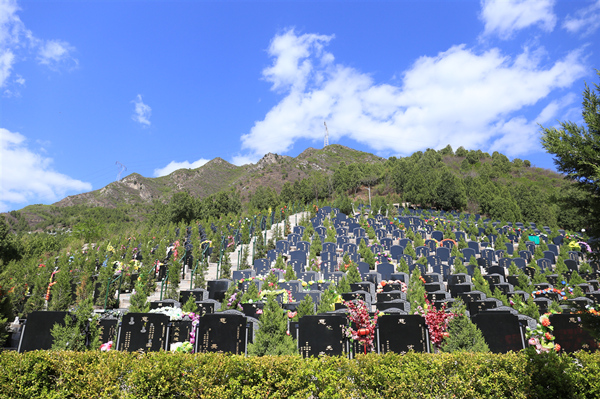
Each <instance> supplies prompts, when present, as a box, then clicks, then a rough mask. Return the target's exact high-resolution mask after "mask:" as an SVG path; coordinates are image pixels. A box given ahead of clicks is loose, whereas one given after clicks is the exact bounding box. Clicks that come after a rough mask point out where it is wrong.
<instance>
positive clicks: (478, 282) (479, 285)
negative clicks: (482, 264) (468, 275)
mask: <svg viewBox="0 0 600 399" xmlns="http://www.w3.org/2000/svg"><path fill="white" fill-rule="evenodd" d="M473 285H474V286H475V290H476V291H481V292H483V293H484V294H485V295H486V296H487V297H491V296H492V291H491V290H490V285H489V284H488V282H487V281H486V280H485V279H484V278H483V276H482V275H481V270H480V269H479V268H478V267H476V268H475V271H474V272H473Z"/></svg>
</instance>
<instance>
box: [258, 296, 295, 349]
mask: <svg viewBox="0 0 600 399" xmlns="http://www.w3.org/2000/svg"><path fill="white" fill-rule="evenodd" d="M286 314H287V312H285V311H283V309H281V308H280V307H279V304H278V303H277V302H275V299H274V298H272V297H270V296H269V297H268V299H267V303H266V305H265V307H264V309H263V314H262V315H261V317H260V319H259V323H258V332H257V333H256V335H255V337H254V342H253V343H251V344H250V345H248V354H249V355H250V356H281V355H293V354H295V353H296V343H295V341H294V339H293V338H292V337H291V336H290V335H288V333H287V315H286Z"/></svg>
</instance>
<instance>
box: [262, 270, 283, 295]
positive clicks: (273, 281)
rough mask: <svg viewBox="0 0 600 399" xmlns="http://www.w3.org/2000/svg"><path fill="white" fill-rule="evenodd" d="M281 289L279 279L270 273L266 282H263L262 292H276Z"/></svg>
mask: <svg viewBox="0 0 600 399" xmlns="http://www.w3.org/2000/svg"><path fill="white" fill-rule="evenodd" d="M278 289H279V279H278V278H277V276H276V275H275V273H273V272H269V274H267V277H266V278H265V281H264V282H263V286H262V290H263V291H276V290H278Z"/></svg>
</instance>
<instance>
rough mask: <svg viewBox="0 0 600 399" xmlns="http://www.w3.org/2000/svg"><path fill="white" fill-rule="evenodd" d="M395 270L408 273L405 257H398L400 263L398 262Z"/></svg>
mask: <svg viewBox="0 0 600 399" xmlns="http://www.w3.org/2000/svg"><path fill="white" fill-rule="evenodd" d="M396 270H398V271H399V272H400V273H406V274H408V273H410V271H409V269H408V263H407V262H406V259H404V258H400V263H398V267H397V268H396Z"/></svg>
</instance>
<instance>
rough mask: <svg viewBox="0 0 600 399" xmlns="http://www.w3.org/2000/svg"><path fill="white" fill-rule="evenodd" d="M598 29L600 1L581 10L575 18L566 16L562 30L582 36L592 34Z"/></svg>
mask: <svg viewBox="0 0 600 399" xmlns="http://www.w3.org/2000/svg"><path fill="white" fill-rule="evenodd" d="M599 27H600V0H596V1H595V2H594V3H593V4H592V5H590V6H589V7H586V8H582V9H580V10H578V11H577V12H576V13H575V16H571V15H568V16H567V18H566V19H565V22H564V23H563V28H565V29H566V30H568V31H569V32H572V33H577V32H582V34H583V35H584V36H587V35H590V34H592V33H594V32H595V31H596V30H597V29H598V28H599Z"/></svg>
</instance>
